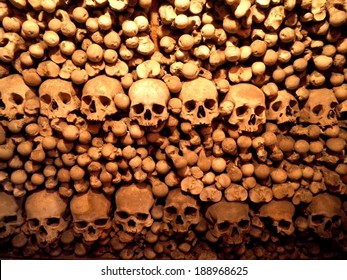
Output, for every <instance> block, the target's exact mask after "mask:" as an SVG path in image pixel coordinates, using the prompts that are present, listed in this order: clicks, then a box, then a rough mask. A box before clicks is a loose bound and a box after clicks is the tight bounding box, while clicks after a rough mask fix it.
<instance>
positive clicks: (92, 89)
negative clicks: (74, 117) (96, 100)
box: [82, 75, 124, 99]
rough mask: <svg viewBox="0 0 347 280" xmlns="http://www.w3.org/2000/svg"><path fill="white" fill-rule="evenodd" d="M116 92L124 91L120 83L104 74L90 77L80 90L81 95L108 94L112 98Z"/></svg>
mask: <svg viewBox="0 0 347 280" xmlns="http://www.w3.org/2000/svg"><path fill="white" fill-rule="evenodd" d="M117 93H124V91H123V87H122V84H121V83H120V81H118V80H117V79H115V78H111V77H108V76H106V75H100V76H96V77H95V78H93V79H90V80H89V81H87V82H86V83H85V85H84V87H83V90H82V95H86V94H87V95H94V96H100V95H101V96H104V95H106V94H110V97H111V96H112V99H113V98H114V96H115V95H116V94H117Z"/></svg>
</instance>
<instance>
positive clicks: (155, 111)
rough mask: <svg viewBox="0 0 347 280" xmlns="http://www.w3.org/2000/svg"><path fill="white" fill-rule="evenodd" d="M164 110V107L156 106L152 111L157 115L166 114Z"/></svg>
mask: <svg viewBox="0 0 347 280" xmlns="http://www.w3.org/2000/svg"><path fill="white" fill-rule="evenodd" d="M164 108H165V107H164V106H163V105H160V104H154V105H153V108H152V110H153V112H154V113H156V114H162V113H163V112H164Z"/></svg>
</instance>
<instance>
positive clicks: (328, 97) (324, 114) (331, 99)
mask: <svg viewBox="0 0 347 280" xmlns="http://www.w3.org/2000/svg"><path fill="white" fill-rule="evenodd" d="M337 105H338V102H337V99H336V97H335V95H334V92H333V91H332V90H329V89H326V88H322V89H314V90H311V91H310V95H309V98H308V99H307V101H306V103H305V105H304V108H303V109H302V110H301V111H300V121H301V122H303V123H310V124H317V125H319V126H320V127H321V128H326V127H328V126H335V125H337V117H336V116H337V111H336V110H337V108H336V107H337Z"/></svg>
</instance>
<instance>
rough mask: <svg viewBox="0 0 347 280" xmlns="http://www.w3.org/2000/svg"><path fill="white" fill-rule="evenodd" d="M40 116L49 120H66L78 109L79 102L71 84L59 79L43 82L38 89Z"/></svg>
mask: <svg viewBox="0 0 347 280" xmlns="http://www.w3.org/2000/svg"><path fill="white" fill-rule="evenodd" d="M39 95H40V107H41V111H40V112H41V114H42V115H44V116H47V117H48V118H49V119H53V118H66V117H67V116H68V114H69V113H71V112H72V111H74V110H77V109H79V107H80V100H79V99H78V97H77V95H76V91H75V89H74V87H73V86H72V83H71V82H68V81H64V80H61V79H49V80H46V81H44V82H43V83H42V84H41V85H40V88H39Z"/></svg>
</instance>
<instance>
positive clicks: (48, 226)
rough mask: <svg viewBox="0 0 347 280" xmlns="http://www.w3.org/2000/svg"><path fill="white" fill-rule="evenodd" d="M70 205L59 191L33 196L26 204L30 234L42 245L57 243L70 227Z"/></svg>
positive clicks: (44, 192)
mask: <svg viewBox="0 0 347 280" xmlns="http://www.w3.org/2000/svg"><path fill="white" fill-rule="evenodd" d="M67 206H68V203H67V201H66V200H65V199H63V198H61V197H60V195H59V193H58V192H57V191H48V190H46V189H44V190H41V191H38V192H36V193H33V194H31V195H30V196H29V197H28V198H27V200H26V202H25V211H26V220H27V224H28V230H29V233H30V234H34V235H35V236H36V240H37V242H38V243H41V244H45V243H47V244H50V243H52V242H54V241H56V240H57V239H58V238H59V236H60V233H61V232H62V231H64V230H65V229H66V228H67V226H68V225H69V221H68V220H67V219H66V216H67V209H68V207H67Z"/></svg>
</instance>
